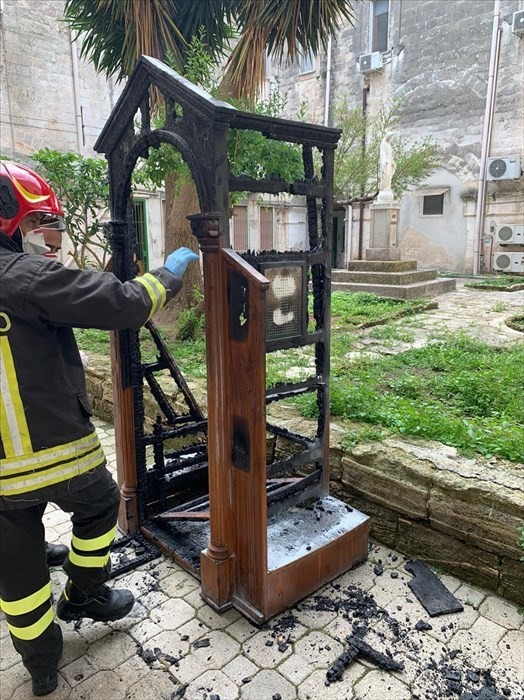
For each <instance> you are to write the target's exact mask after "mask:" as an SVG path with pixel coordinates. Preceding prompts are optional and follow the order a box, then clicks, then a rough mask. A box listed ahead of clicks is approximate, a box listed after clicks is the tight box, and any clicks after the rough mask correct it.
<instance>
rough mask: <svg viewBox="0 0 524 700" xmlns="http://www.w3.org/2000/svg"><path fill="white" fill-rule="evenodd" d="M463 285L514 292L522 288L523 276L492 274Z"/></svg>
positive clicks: (523, 287) (523, 286) (523, 285)
mask: <svg viewBox="0 0 524 700" xmlns="http://www.w3.org/2000/svg"><path fill="white" fill-rule="evenodd" d="M464 286H465V287H471V288H472V289H488V290H490V291H492V292H493V291H503V292H516V291H517V290H519V289H524V278H522V277H517V276H513V275H492V276H491V277H481V278H479V279H476V280H473V282H466V283H465V284H464Z"/></svg>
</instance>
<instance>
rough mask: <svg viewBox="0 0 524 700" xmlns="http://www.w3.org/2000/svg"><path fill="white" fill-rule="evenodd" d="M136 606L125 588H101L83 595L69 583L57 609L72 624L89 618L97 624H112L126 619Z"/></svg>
mask: <svg viewBox="0 0 524 700" xmlns="http://www.w3.org/2000/svg"><path fill="white" fill-rule="evenodd" d="M134 604H135V597H134V596H133V594H132V593H131V591H128V590H126V589H125V588H121V589H117V590H115V589H114V588H109V587H108V586H100V588H98V589H97V590H96V591H95V592H94V593H91V594H88V593H82V591H80V590H78V588H76V586H75V585H74V584H73V583H72V582H71V581H68V582H67V583H66V587H65V589H64V592H63V593H62V595H61V596H60V600H59V601H58V605H57V607H56V614H57V616H58V617H59V618H60V619H61V620H65V621H66V622H71V621H72V620H80V619H81V618H82V617H89V618H91V620H95V621H97V622H111V621H112V620H120V619H121V618H122V617H125V616H126V615H127V614H128V613H129V612H130V611H131V608H132V607H133V605H134Z"/></svg>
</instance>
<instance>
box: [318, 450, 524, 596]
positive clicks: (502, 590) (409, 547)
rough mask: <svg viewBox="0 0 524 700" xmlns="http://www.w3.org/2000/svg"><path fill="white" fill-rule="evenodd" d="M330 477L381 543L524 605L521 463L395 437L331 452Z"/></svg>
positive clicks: (523, 473) (337, 492)
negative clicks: (364, 515)
mask: <svg viewBox="0 0 524 700" xmlns="http://www.w3.org/2000/svg"><path fill="white" fill-rule="evenodd" d="M331 478H332V482H331V484H332V491H333V494H334V495H336V496H337V497H338V498H340V499H342V500H344V501H348V502H349V503H351V504H352V505H354V506H355V507H356V508H359V509H360V510H363V511H364V512H366V513H368V515H370V516H371V517H372V525H371V531H372V534H373V536H374V537H375V538H376V539H377V540H379V541H380V542H382V543H384V544H386V545H387V546H389V547H392V548H395V549H398V550H399V551H401V552H403V553H405V554H408V555H410V556H412V557H417V558H420V559H423V560H424V561H425V562H426V563H427V564H429V565H430V566H432V567H434V568H436V569H440V570H442V571H446V572H448V573H451V574H454V575H456V576H458V577H459V578H461V579H464V580H466V581H470V582H471V583H475V584H477V585H479V586H483V587H485V588H489V589H491V590H493V591H496V592H497V593H498V594H500V595H502V596H504V597H506V598H509V599H510V600H513V601H515V602H517V603H520V604H524V585H523V581H524V563H523V562H521V561H520V556H521V555H522V550H521V549H520V548H519V546H518V528H519V527H520V526H521V525H522V524H523V516H524V465H516V464H512V463H510V462H507V461H505V460H496V461H495V460H493V461H487V460H483V459H482V458H479V459H474V460H473V459H466V458H463V457H459V456H458V455H457V452H456V450H455V449H454V448H450V447H446V446H445V445H442V444H440V443H429V442H422V441H420V442H419V441H410V442H409V443H408V442H405V441H400V440H393V439H390V440H386V441H385V442H383V443H371V444H364V445H359V446H358V447H357V448H355V449H354V450H353V451H352V452H351V453H350V454H349V453H345V452H344V451H343V450H342V449H340V448H334V449H333V450H332V457H331Z"/></svg>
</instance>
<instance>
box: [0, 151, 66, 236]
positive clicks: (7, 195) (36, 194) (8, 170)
mask: <svg viewBox="0 0 524 700" xmlns="http://www.w3.org/2000/svg"><path fill="white" fill-rule="evenodd" d="M33 213H37V214H41V215H42V220H43V221H45V222H46V223H52V222H62V220H63V216H64V211H63V209H62V207H61V206H60V202H59V201H58V197H57V196H56V194H55V193H54V192H53V190H52V189H51V187H50V186H49V185H48V184H47V182H46V181H45V180H44V179H43V178H42V177H41V176H40V175H39V174H38V173H36V172H35V171H34V170H31V168H28V167H27V165H22V164H21V163H13V162H12V161H9V160H2V161H0V231H2V232H3V233H5V234H7V235H8V236H9V237H11V236H13V234H14V233H15V232H16V230H17V229H18V227H19V225H20V222H21V221H22V219H23V218H24V217H26V216H27V215H28V214H33Z"/></svg>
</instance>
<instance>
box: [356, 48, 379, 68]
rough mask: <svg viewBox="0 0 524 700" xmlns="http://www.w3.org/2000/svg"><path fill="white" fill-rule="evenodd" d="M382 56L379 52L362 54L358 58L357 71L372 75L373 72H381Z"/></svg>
mask: <svg viewBox="0 0 524 700" xmlns="http://www.w3.org/2000/svg"><path fill="white" fill-rule="evenodd" d="M382 66H383V63H382V54H381V53H380V51H373V53H364V54H362V56H359V59H358V69H359V71H360V72H361V73H372V72H373V71H378V70H382Z"/></svg>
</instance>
